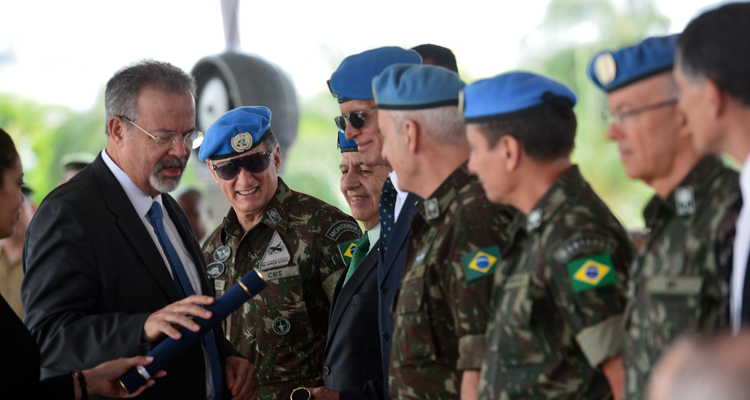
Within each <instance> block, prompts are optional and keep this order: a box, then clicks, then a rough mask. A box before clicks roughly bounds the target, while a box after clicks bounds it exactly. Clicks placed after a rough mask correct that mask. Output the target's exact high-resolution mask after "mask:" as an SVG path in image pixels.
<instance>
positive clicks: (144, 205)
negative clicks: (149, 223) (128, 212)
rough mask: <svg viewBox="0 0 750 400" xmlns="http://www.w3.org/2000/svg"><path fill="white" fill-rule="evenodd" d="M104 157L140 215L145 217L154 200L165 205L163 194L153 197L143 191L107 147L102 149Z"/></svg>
mask: <svg viewBox="0 0 750 400" xmlns="http://www.w3.org/2000/svg"><path fill="white" fill-rule="evenodd" d="M102 159H103V160H104V163H105V164H107V168H109V170H110V171H112V174H113V175H114V176H115V179H117V181H118V182H120V186H122V189H123V190H124V191H125V194H126V195H127V196H128V199H129V200H130V203H131V204H133V207H134V208H135V212H136V213H138V215H139V216H141V217H145V216H146V213H148V210H150V209H151V204H152V203H153V202H154V201H156V202H158V203H159V204H160V205H162V207H163V206H164V205H163V204H162V199H161V194H158V195H156V196H154V197H151V196H149V195H147V194H146V193H143V191H142V190H141V189H140V188H139V187H138V186H136V185H135V183H133V181H132V180H130V177H129V176H128V174H126V173H125V171H123V170H122V168H120V166H119V165H117V164H116V163H115V162H114V160H112V158H110V156H109V154H107V149H104V150H102Z"/></svg>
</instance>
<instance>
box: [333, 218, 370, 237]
mask: <svg viewBox="0 0 750 400" xmlns="http://www.w3.org/2000/svg"><path fill="white" fill-rule="evenodd" d="M344 232H352V233H354V234H356V235H357V236H361V235H362V232H360V230H359V225H357V224H355V223H354V222H351V221H339V222H336V223H335V224H333V226H332V227H331V229H329V230H328V232H326V237H327V238H329V239H331V240H338V239H339V237H340V236H341V235H343V234H344Z"/></svg>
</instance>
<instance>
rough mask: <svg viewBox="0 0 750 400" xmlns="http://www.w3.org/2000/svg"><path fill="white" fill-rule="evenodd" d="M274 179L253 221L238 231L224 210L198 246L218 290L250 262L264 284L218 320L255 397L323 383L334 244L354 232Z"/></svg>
mask: <svg viewBox="0 0 750 400" xmlns="http://www.w3.org/2000/svg"><path fill="white" fill-rule="evenodd" d="M278 182H279V185H278V189H277V190H276V194H275V195H274V197H273V198H272V199H271V201H270V202H269V203H268V206H267V207H266V212H265V214H264V215H263V217H262V218H261V220H260V222H259V223H258V224H257V225H256V226H255V227H253V228H252V229H250V230H249V231H247V232H243V230H242V227H241V226H240V224H239V222H238V219H237V215H236V214H235V212H234V209H230V211H229V214H228V215H227V216H226V218H225V219H224V222H223V223H222V224H221V226H219V227H218V228H217V229H216V230H215V231H214V232H213V233H212V234H211V236H210V237H209V238H208V240H206V242H205V243H204V245H203V254H204V256H205V258H206V264H207V268H208V271H209V275H212V274H213V275H216V274H218V273H219V272H221V270H223V273H221V274H220V275H218V277H216V279H215V286H216V295H217V296H220V295H221V294H223V293H224V291H226V290H228V289H229V288H230V287H231V286H232V285H233V284H234V283H235V282H236V281H237V280H238V279H239V278H241V277H242V276H243V275H244V274H246V273H247V272H248V271H250V270H251V269H253V268H256V269H258V270H259V271H260V272H261V273H262V275H263V278H265V279H266V282H267V283H268V287H267V288H266V289H265V290H264V291H263V293H261V294H259V295H257V296H255V297H254V298H253V300H252V301H248V302H247V303H245V304H244V306H243V308H241V309H239V310H237V311H235V312H234V313H232V315H231V316H229V318H227V319H226V320H225V322H224V324H225V325H224V332H225V333H226V335H227V339H228V340H229V341H230V342H231V343H232V345H234V346H235V348H237V350H238V351H239V352H240V353H241V354H242V355H244V356H245V357H247V358H248V360H250V362H252V364H253V365H254V366H255V368H256V370H257V372H258V384H259V387H258V398H259V399H261V400H263V399H266V400H268V399H284V400H288V399H289V396H290V394H291V392H292V390H293V389H294V388H297V387H300V386H305V387H316V386H323V377H322V375H321V372H322V368H323V352H324V350H325V345H326V338H327V332H328V312H329V307H330V301H331V296H332V295H333V289H334V287H335V286H336V282H337V281H338V279H339V277H340V276H341V274H342V273H343V271H344V268H345V265H344V262H343V260H342V258H341V254H340V253H339V249H338V244H339V243H343V242H346V241H349V240H353V239H357V238H359V237H360V236H361V233H360V230H359V226H358V225H357V224H356V222H354V220H353V219H352V218H351V217H349V216H348V215H346V214H344V213H343V212H341V211H340V210H339V209H337V208H335V207H333V206H331V205H329V204H327V203H324V202H322V201H320V200H318V199H316V198H314V197H311V196H308V195H305V194H303V193H299V192H295V191H292V190H290V189H289V187H288V186H286V184H284V182H283V181H282V180H281V178H279V180H278ZM227 246H228V247H227ZM229 250H231V253H230V252H229ZM222 260H224V261H223V262H222ZM222 264H223V265H224V266H225V268H224V267H223V266H222Z"/></svg>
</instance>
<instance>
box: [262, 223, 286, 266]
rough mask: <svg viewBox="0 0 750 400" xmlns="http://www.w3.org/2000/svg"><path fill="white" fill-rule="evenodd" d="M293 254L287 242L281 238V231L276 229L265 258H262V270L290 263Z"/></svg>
mask: <svg viewBox="0 0 750 400" xmlns="http://www.w3.org/2000/svg"><path fill="white" fill-rule="evenodd" d="M289 260H291V256H290V255H289V250H288V249H287V248H286V244H284V241H283V240H281V235H279V232H276V231H274V232H273V237H272V238H271V242H269V243H268V247H267V248H266V251H265V253H263V258H262V259H261V260H260V267H259V268H260V270H261V271H265V270H267V269H271V268H278V267H283V266H285V265H287V264H289Z"/></svg>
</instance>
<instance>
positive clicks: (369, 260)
mask: <svg viewBox="0 0 750 400" xmlns="http://www.w3.org/2000/svg"><path fill="white" fill-rule="evenodd" d="M379 251H380V240H378V241H377V243H375V246H373V248H372V250H370V252H369V253H368V254H367V256H366V257H365V259H364V260H362V263H361V264H360V265H359V268H357V270H356V271H354V274H352V277H351V278H350V279H349V282H347V283H346V286H344V278H345V277H346V273H347V272H344V274H343V275H341V278H340V279H339V281H338V284H337V285H336V289H335V290H334V292H333V300H332V301H331V315H330V318H329V322H328V342H327V343H326V350H325V366H324V367H323V377H324V378H325V386H326V387H327V388H328V389H332V390H336V391H339V392H341V394H340V397H339V398H340V399H341V400H346V399H373V400H382V399H383V371H382V369H381V363H380V335H379V334H378V317H377V315H378V314H377V307H378V280H377V265H378V253H379Z"/></svg>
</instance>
